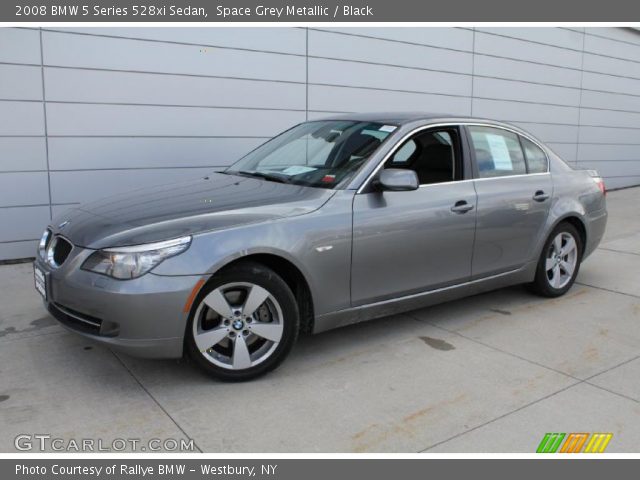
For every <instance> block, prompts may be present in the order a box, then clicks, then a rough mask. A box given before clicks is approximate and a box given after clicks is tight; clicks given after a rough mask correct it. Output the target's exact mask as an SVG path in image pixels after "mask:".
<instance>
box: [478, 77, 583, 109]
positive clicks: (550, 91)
mask: <svg viewBox="0 0 640 480" xmlns="http://www.w3.org/2000/svg"><path fill="white" fill-rule="evenodd" d="M473 96H474V97H476V98H491V99H495V100H519V101H523V102H532V103H548V104H554V105H567V106H574V107H577V106H578V105H579V104H580V90H579V89H577V88H567V87H552V86H549V85H537V84H533V83H524V82H516V81H511V80H497V79H494V78H481V77H475V78H474V79H473Z"/></svg>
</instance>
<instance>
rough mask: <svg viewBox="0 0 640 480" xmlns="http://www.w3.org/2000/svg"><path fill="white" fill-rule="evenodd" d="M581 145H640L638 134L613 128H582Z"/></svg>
mask: <svg viewBox="0 0 640 480" xmlns="http://www.w3.org/2000/svg"><path fill="white" fill-rule="evenodd" d="M579 141H580V143H608V144H613V145H638V144H640V141H639V136H638V132H637V131H636V130H628V129H623V128H613V127H584V126H583V127H580V139H579Z"/></svg>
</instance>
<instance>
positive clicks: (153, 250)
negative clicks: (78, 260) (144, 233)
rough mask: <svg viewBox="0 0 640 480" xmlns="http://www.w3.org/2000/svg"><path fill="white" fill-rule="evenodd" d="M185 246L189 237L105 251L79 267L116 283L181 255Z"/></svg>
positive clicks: (92, 256)
mask: <svg viewBox="0 0 640 480" xmlns="http://www.w3.org/2000/svg"><path fill="white" fill-rule="evenodd" d="M189 245H191V237H190V236H188V237H182V238H176V239H174V240H167V241H166V242H158V243H147V244H144V245H135V246H133V247H116V248H105V249H103V250H98V251H96V252H94V253H92V254H91V256H90V257H89V258H87V259H86V260H85V262H84V263H83V264H82V269H83V270H88V271H90V272H95V273H102V274H103V275H108V276H110V277H113V278H117V279H119V280H127V279H131V278H138V277H140V276H142V275H144V274H145V273H147V272H148V271H150V270H151V269H152V268H154V267H157V266H158V265H159V264H160V263H161V262H162V261H163V260H165V259H167V258H169V257H173V256H175V255H178V254H180V253H182V252H184V251H185V250H186V249H187V248H189Z"/></svg>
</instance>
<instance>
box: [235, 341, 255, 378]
mask: <svg viewBox="0 0 640 480" xmlns="http://www.w3.org/2000/svg"><path fill="white" fill-rule="evenodd" d="M250 366H251V357H250V356H249V349H248V348H247V342H245V341H244V336H243V335H237V336H236V339H235V341H234V342H233V368H234V369H236V370H237V369H243V368H249V367H250Z"/></svg>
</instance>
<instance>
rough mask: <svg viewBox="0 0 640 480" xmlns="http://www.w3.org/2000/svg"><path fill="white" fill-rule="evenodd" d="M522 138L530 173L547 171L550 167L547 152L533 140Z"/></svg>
mask: <svg viewBox="0 0 640 480" xmlns="http://www.w3.org/2000/svg"><path fill="white" fill-rule="evenodd" d="M520 140H521V141H522V148H523V149H524V156H525V158H526V159H527V166H528V167H529V173H545V172H546V171H547V170H548V169H549V164H548V162H549V160H548V159H547V154H546V153H544V151H543V150H542V149H541V148H540V147H539V146H537V145H536V144H535V143H533V142H532V141H531V140H528V139H526V138H524V137H520Z"/></svg>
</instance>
